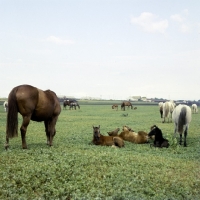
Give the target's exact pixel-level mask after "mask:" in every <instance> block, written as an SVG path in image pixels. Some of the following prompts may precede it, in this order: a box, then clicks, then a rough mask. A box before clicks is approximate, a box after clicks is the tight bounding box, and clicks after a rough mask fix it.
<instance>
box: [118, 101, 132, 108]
mask: <svg viewBox="0 0 200 200" xmlns="http://www.w3.org/2000/svg"><path fill="white" fill-rule="evenodd" d="M126 106H128V108H129V106H130V107H131V109H133V106H132V103H131V102H130V101H123V102H122V104H121V110H125V107H126Z"/></svg>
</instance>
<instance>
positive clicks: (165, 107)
mask: <svg viewBox="0 0 200 200" xmlns="http://www.w3.org/2000/svg"><path fill="white" fill-rule="evenodd" d="M175 106H176V104H175V103H174V101H166V102H165V103H163V104H162V105H161V107H160V114H161V118H162V117H163V118H164V119H163V121H162V122H163V123H165V118H168V122H170V119H171V121H172V112H173V111H174V108H175Z"/></svg>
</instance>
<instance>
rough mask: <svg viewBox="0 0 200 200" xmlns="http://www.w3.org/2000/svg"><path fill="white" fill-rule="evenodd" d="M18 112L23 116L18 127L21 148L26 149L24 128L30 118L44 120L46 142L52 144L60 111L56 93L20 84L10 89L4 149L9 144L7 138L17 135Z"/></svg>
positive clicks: (25, 128) (38, 120)
mask: <svg viewBox="0 0 200 200" xmlns="http://www.w3.org/2000/svg"><path fill="white" fill-rule="evenodd" d="M18 112H19V113H20V114H21V115H22V117H23V121H22V125H21V128H20V131H21V138H22V148H23V149H27V144H26V130H27V127H28V125H29V123H30V120H33V121H37V122H41V121H44V126H45V132H46V136H47V144H48V145H49V146H52V142H53V137H54V135H55V134H56V130H55V125H56V122H57V119H58V116H59V114H60V112H61V108H60V102H59V100H58V98H57V96H56V94H55V93H54V92H53V91H51V90H46V91H42V90H40V89H38V88H36V87H33V86H31V85H20V86H17V87H14V88H13V89H12V91H11V92H10V94H9V97H8V114H7V126H6V144H5V148H6V149H7V148H8V146H9V138H13V137H15V136H17V135H18Z"/></svg>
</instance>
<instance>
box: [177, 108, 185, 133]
mask: <svg viewBox="0 0 200 200" xmlns="http://www.w3.org/2000/svg"><path fill="white" fill-rule="evenodd" d="M186 112H187V111H186V107H182V108H181V112H180V114H179V118H178V132H179V133H180V134H182V133H183V126H184V125H185V124H186Z"/></svg>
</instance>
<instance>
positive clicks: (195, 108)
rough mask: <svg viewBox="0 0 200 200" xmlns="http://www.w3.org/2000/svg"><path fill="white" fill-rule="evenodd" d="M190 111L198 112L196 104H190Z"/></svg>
mask: <svg viewBox="0 0 200 200" xmlns="http://www.w3.org/2000/svg"><path fill="white" fill-rule="evenodd" d="M192 112H193V113H198V107H197V104H195V103H194V104H192Z"/></svg>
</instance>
